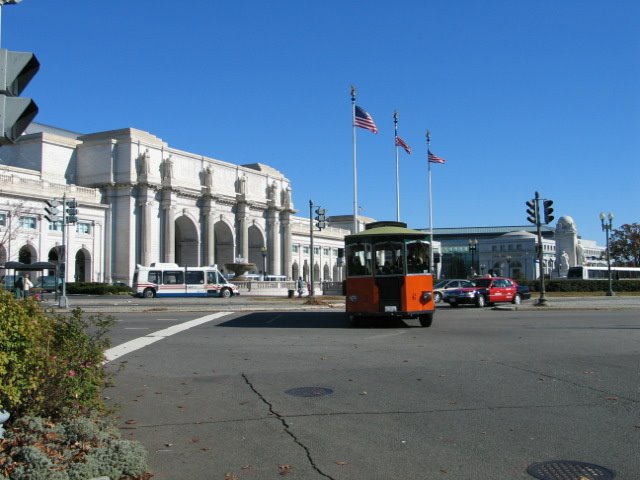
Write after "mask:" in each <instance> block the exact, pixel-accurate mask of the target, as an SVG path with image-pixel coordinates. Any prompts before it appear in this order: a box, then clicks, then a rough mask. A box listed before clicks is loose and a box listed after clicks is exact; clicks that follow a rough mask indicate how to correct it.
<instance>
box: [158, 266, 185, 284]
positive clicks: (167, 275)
mask: <svg viewBox="0 0 640 480" xmlns="http://www.w3.org/2000/svg"><path fill="white" fill-rule="evenodd" d="M162 283H164V284H165V285H181V284H183V283H184V272H183V271H182V270H167V271H165V272H163V275H162Z"/></svg>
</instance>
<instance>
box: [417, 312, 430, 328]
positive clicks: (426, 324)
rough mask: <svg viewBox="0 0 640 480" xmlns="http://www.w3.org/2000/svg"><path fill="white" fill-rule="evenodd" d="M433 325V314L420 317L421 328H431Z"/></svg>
mask: <svg viewBox="0 0 640 480" xmlns="http://www.w3.org/2000/svg"><path fill="white" fill-rule="evenodd" d="M432 323H433V313H427V314H424V315H420V326H421V327H430V326H431V324H432Z"/></svg>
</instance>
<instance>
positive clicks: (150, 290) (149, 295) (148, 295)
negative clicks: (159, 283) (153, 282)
mask: <svg viewBox="0 0 640 480" xmlns="http://www.w3.org/2000/svg"><path fill="white" fill-rule="evenodd" d="M142 296H143V297H144V298H154V297H155V296H156V292H154V291H153V288H145V289H144V292H142Z"/></svg>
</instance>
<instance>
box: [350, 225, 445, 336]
mask: <svg viewBox="0 0 640 480" xmlns="http://www.w3.org/2000/svg"><path fill="white" fill-rule="evenodd" d="M428 238H429V235H428V234H426V233H424V232H420V231H418V230H412V229H409V228H407V224H406V223H403V222H374V223H370V224H368V225H366V229H365V230H364V231H363V232H359V233H355V234H352V235H348V236H346V237H345V250H346V252H345V253H346V264H347V279H346V292H345V293H346V306H347V315H348V316H349V320H350V321H351V324H352V325H353V326H357V325H358V323H359V321H360V319H362V318H364V317H374V316H380V317H394V318H415V319H419V320H420V325H421V326H423V327H429V326H431V322H432V321H433V313H434V311H435V303H434V302H433V275H432V274H431V273H430V272H431V268H430V265H429V259H430V258H431V256H430V253H431V252H430V248H431V244H430V243H429V241H428Z"/></svg>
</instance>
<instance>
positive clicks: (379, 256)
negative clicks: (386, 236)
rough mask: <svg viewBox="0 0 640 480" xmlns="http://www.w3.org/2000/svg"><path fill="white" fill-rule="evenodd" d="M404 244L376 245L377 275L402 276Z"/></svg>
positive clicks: (383, 243)
mask: <svg viewBox="0 0 640 480" xmlns="http://www.w3.org/2000/svg"><path fill="white" fill-rule="evenodd" d="M402 255H403V254H402V242H382V243H376V244H375V245H374V259H375V268H376V275H377V276H380V275H402V274H403V273H404V272H403V264H404V262H403V257H402Z"/></svg>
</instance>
